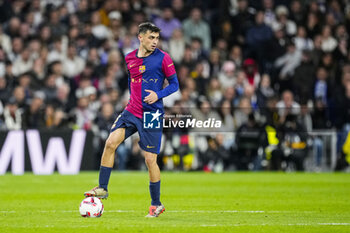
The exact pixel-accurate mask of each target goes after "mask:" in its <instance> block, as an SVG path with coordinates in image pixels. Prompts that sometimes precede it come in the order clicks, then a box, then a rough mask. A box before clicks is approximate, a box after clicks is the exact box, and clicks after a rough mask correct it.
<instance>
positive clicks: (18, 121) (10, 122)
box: [0, 97, 22, 130]
mask: <svg viewBox="0 0 350 233" xmlns="http://www.w3.org/2000/svg"><path fill="white" fill-rule="evenodd" d="M0 119H1V120H2V121H3V123H4V126H2V127H1V129H5V130H20V129H21V128H22V111H21V110H20V109H19V108H18V105H17V103H16V99H15V98H14V97H11V98H10V99H9V100H8V101H7V103H6V105H5V108H4V112H3V116H2V117H1V118H0Z"/></svg>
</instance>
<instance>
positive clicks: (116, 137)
mask: <svg viewBox="0 0 350 233" xmlns="http://www.w3.org/2000/svg"><path fill="white" fill-rule="evenodd" d="M159 33H160V29H159V28H158V27H156V26H155V25H154V24H152V23H148V22H146V23H142V24H140V25H139V32H138V39H139V41H140V46H139V48H138V49H136V50H134V51H132V52H130V53H129V54H127V55H126V56H125V61H126V65H127V68H128V73H129V78H128V81H129V90H130V99H129V103H128V104H127V106H126V108H125V109H124V111H123V112H122V113H121V114H120V115H119V116H118V117H117V118H116V120H115V122H114V124H113V126H112V128H111V130H110V134H109V137H108V138H107V141H106V144H105V147H104V151H103V154H102V159H101V167H100V175H99V186H97V187H95V188H93V189H92V190H90V191H87V192H85V193H84V195H85V196H86V197H89V196H95V197H98V198H102V199H104V198H107V197H108V189H107V186H108V182H109V177H110V174H111V171H112V168H113V164H114V156H115V151H116V149H117V147H118V146H119V145H120V144H121V143H122V142H123V141H124V140H125V139H126V138H128V137H129V136H130V135H132V134H134V133H135V132H136V131H138V133H139V136H140V141H139V146H140V147H141V149H142V150H143V151H144V156H145V161H146V165H147V167H148V173H149V179H150V183H149V191H150V194H151V199H152V202H151V206H150V208H149V212H148V215H147V216H146V217H158V216H159V215H160V214H161V213H162V212H164V210H165V208H164V205H162V203H161V202H160V170H159V167H158V164H157V154H158V153H159V150H160V144H161V137H162V123H160V122H159V121H158V125H157V127H158V128H157V129H154V128H153V129H148V128H147V127H145V125H146V124H144V123H145V122H144V120H146V117H145V116H146V115H147V114H148V116H149V114H151V119H150V118H147V119H148V120H150V122H148V123H152V122H156V121H157V120H159V119H161V118H160V116H161V115H162V114H163V112H164V111H163V101H162V99H163V98H164V97H166V96H168V95H170V94H172V93H174V92H175V91H177V90H178V88H179V83H178V80H177V76H176V71H175V67H174V63H173V61H172V60H171V58H170V56H169V55H168V54H167V53H166V52H163V51H162V50H160V49H158V48H157V44H158V41H159ZM165 79H167V80H168V83H169V85H167V86H166V87H165V88H164V89H163V83H164V80H165Z"/></svg>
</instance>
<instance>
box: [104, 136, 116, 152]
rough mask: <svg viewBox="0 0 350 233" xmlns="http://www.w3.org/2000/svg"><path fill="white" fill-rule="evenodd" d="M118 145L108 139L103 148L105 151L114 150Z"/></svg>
mask: <svg viewBox="0 0 350 233" xmlns="http://www.w3.org/2000/svg"><path fill="white" fill-rule="evenodd" d="M119 144H120V143H118V142H117V141H115V140H112V139H110V138H108V139H107V141H106V144H105V147H106V149H107V150H116V149H117V147H118V146H119Z"/></svg>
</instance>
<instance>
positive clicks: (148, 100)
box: [143, 90, 158, 104]
mask: <svg viewBox="0 0 350 233" xmlns="http://www.w3.org/2000/svg"><path fill="white" fill-rule="evenodd" d="M145 91H146V92H148V93H149V95H148V96H146V97H145V98H144V99H143V101H144V102H145V103H148V104H153V103H155V102H156V101H157V100H158V95H157V93H155V92H154V91H152V90H145Z"/></svg>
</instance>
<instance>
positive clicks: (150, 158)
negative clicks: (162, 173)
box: [145, 155, 157, 166]
mask: <svg viewBox="0 0 350 233" xmlns="http://www.w3.org/2000/svg"><path fill="white" fill-rule="evenodd" d="M145 162H146V164H147V166H150V165H153V164H155V163H157V157H156V156H154V155H149V156H145Z"/></svg>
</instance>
